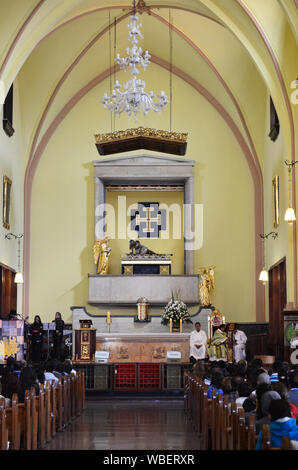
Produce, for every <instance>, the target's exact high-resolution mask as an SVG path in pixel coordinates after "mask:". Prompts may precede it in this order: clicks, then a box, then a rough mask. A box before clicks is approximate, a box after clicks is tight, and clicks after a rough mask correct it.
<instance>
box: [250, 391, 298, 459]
mask: <svg viewBox="0 0 298 470" xmlns="http://www.w3.org/2000/svg"><path fill="white" fill-rule="evenodd" d="M290 416H291V410H290V404H289V402H288V401H287V400H283V399H280V400H272V402H271V403H270V406H269V417H270V421H271V423H270V426H269V429H270V446H271V447H278V448H280V447H281V441H282V438H283V436H289V437H290V440H291V441H292V440H293V441H297V440H298V425H297V423H296V420H295V419H294V418H291V417H290ZM262 449H263V446H262V431H261V432H260V433H259V437H258V442H257V446H256V450H262Z"/></svg>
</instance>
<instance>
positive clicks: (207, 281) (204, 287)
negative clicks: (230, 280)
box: [198, 266, 215, 306]
mask: <svg viewBox="0 0 298 470" xmlns="http://www.w3.org/2000/svg"><path fill="white" fill-rule="evenodd" d="M214 269H215V266H209V267H206V268H200V269H199V273H198V274H199V276H200V277H199V298H200V302H201V304H202V305H205V306H209V305H211V294H210V293H211V289H214V287H215V282H214Z"/></svg>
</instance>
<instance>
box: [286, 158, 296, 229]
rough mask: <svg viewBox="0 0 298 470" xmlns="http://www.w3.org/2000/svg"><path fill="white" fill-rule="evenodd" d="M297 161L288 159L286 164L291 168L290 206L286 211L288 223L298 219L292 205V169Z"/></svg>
mask: <svg viewBox="0 0 298 470" xmlns="http://www.w3.org/2000/svg"><path fill="white" fill-rule="evenodd" d="M296 163H298V160H297V161H296V162H288V161H287V160H286V161H285V164H286V165H287V166H288V169H289V206H288V208H287V210H286V213H285V221H286V222H288V224H292V223H293V222H295V220H296V215H295V211H294V209H293V207H292V169H293V166H294V165H296Z"/></svg>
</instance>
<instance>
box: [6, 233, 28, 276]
mask: <svg viewBox="0 0 298 470" xmlns="http://www.w3.org/2000/svg"><path fill="white" fill-rule="evenodd" d="M23 235H24V234H23V233H21V234H20V235H15V234H14V233H8V234H6V235H5V238H7V240H11V239H12V238H14V239H15V240H18V272H17V273H16V275H15V278H14V282H15V283H16V284H23V283H24V278H23V274H22V271H21V238H22V237H23Z"/></svg>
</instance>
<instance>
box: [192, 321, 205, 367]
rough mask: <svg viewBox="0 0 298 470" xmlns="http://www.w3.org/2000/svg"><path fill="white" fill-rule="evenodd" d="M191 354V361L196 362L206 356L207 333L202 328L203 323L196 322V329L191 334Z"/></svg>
mask: <svg viewBox="0 0 298 470" xmlns="http://www.w3.org/2000/svg"><path fill="white" fill-rule="evenodd" d="M189 340H190V354H189V356H190V357H189V361H190V362H191V363H192V364H194V363H195V362H196V361H203V360H204V359H205V357H206V344H207V335H206V333H205V331H203V330H201V323H200V322H196V323H195V330H194V331H192V333H191V334H190V338H189Z"/></svg>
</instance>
